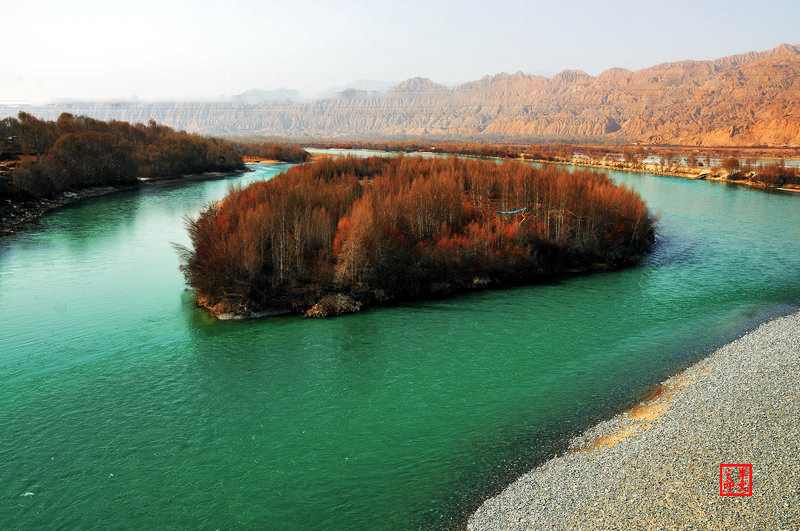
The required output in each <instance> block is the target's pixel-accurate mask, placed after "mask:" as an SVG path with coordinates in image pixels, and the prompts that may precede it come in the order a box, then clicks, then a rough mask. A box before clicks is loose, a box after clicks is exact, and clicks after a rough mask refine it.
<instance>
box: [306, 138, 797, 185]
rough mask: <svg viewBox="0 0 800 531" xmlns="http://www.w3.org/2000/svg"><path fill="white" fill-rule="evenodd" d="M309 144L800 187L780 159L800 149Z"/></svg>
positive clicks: (790, 168) (420, 142) (400, 142)
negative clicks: (567, 165) (454, 155)
mask: <svg viewBox="0 0 800 531" xmlns="http://www.w3.org/2000/svg"><path fill="white" fill-rule="evenodd" d="M309 146H310V147H316V148H333V149H374V150H378V151H394V152H403V153H438V154H457V155H466V156H475V157H486V158H498V159H520V160H525V161H528V162H539V163H555V164H569V165H573V166H583V167H589V168H597V169H604V170H618V171H629V172H636V173H650V174H655V175H666V176H672V177H685V178H688V179H697V180H703V179H705V180H716V181H723V182H735V183H738V184H744V185H748V186H753V187H756V188H781V189H787V190H797V191H800V168H798V167H795V166H790V165H786V163H785V161H784V158H787V157H788V158H794V159H800V148H789V147H785V148H768V147H753V148H726V147H717V148H698V147H676V146H672V147H670V146H645V145H640V144H625V145H621V144H608V145H603V144H597V145H594V144H592V145H586V144H573V143H569V142H564V143H557V144H548V143H532V144H507V143H502V142H497V143H483V142H455V141H447V142H435V141H424V140H389V141H354V142H311V143H309ZM765 160H769V161H770V162H765Z"/></svg>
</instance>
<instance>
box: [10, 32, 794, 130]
mask: <svg viewBox="0 0 800 531" xmlns="http://www.w3.org/2000/svg"><path fill="white" fill-rule="evenodd" d="M294 96H296V93H295V91H289V90H286V89H280V90H279V91H248V92H247V93H244V94H243V95H240V96H239V97H235V98H233V99H231V100H227V101H220V102H198V103H192V102H160V103H143V102H127V103H107V102H103V103H99V102H98V103H91V102H88V103H87V102H82V103H58V104H52V105H47V106H39V107H25V106H0V116H6V115H14V114H16V112H17V111H19V110H23V111H25V112H28V113H30V114H33V115H35V116H39V117H42V118H48V119H54V118H56V117H57V116H58V115H59V114H60V113H61V112H70V113H72V114H84V115H88V116H92V117H95V118H99V119H103V120H110V119H117V120H125V121H129V122H146V121H148V120H150V119H154V120H156V121H158V122H160V123H164V124H166V125H170V126H172V127H176V128H178V129H185V130H187V131H192V132H198V133H204V134H217V135H220V134H227V135H238V134H248V135H270V136H284V137H301V138H302V137H318V138H319V137H324V138H337V137H338V138H404V137H415V138H418V137H423V138H424V137H429V138H447V139H478V140H479V139H482V138H483V139H487V140H489V139H492V140H496V139H506V140H513V139H519V140H526V141H527V140H571V141H601V140H602V141H627V142H643V143H655V144H673V145H698V146H700V145H704V146H753V145H765V146H800V49H798V46H793V45H789V44H782V45H780V46H778V47H777V48H774V49H772V50H769V51H765V52H749V53H744V54H740V55H732V56H729V57H724V58H721V59H716V60H711V61H691V60H689V61H681V62H674V63H665V64H660V65H657V66H653V67H650V68H645V69H642V70H637V71H633V72H632V71H629V70H625V69H623V68H612V69H610V70H606V71H605V72H603V73H602V74H600V75H599V76H597V77H593V76H590V75H588V74H586V73H584V72H581V71H577V70H565V71H563V72H561V73H559V74H557V75H555V76H553V77H552V78H547V77H544V76H538V75H531V74H524V73H522V72H517V73H515V74H505V73H502V74H498V75H493V76H485V77H483V78H482V79H479V80H477V81H471V82H468V83H464V84H462V85H459V86H457V87H448V86H445V85H441V84H437V83H434V82H433V81H431V80H430V79H425V78H412V79H408V80H406V81H403V82H401V83H398V84H396V85H394V86H392V87H391V88H389V89H388V90H382V91H375V90H369V91H367V90H359V89H347V90H343V91H342V92H339V93H338V94H337V96H336V97H329V98H325V99H318V100H315V101H310V102H302V101H296V99H294Z"/></svg>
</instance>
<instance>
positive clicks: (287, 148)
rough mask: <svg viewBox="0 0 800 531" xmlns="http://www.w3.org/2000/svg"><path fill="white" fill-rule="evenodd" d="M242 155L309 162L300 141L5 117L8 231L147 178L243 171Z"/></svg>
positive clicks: (1, 173)
mask: <svg viewBox="0 0 800 531" xmlns="http://www.w3.org/2000/svg"><path fill="white" fill-rule="evenodd" d="M243 157H257V158H262V159H270V160H278V161H285V162H295V163H296V162H304V161H306V160H307V159H308V158H309V157H310V155H309V153H308V152H306V151H305V150H304V149H302V148H301V147H299V146H296V145H288V144H276V143H271V142H257V141H237V142H231V141H228V140H224V139H218V138H211V137H203V136H200V135H195V134H189V133H186V132H184V131H174V130H173V129H171V128H169V127H167V126H164V125H160V124H157V123H156V122H154V121H152V120H151V121H150V122H149V123H147V124H141V123H138V124H130V123H127V122H119V121H110V122H104V121H101V120H95V119H93V118H88V117H86V116H73V115H71V114H67V113H64V114H62V115H61V116H59V118H58V120H55V121H44V120H40V119H38V118H36V117H34V116H31V115H29V114H26V113H19V115H18V117H17V118H11V117H7V118H4V119H2V120H0V221H2V223H0V227H2V232H1V233H2V234H8V233H11V232H13V230H14V229H15V228H16V227H18V226H20V225H21V224H24V223H26V222H28V221H31V220H32V219H35V218H36V217H38V216H39V215H41V214H42V213H44V212H47V211H49V210H52V209H54V208H58V207H60V206H62V205H64V204H66V203H69V202H72V201H74V200H75V199H79V198H82V197H89V196H96V195H101V194H104V193H109V192H111V191H115V190H118V189H126V188H131V187H135V186H139V185H141V184H145V183H152V182H163V181H165V180H170V181H171V180H179V179H186V178H189V176H197V175H200V174H203V175H206V176H209V177H218V176H221V175H227V174H231V173H236V172H241V171H245V165H244V162H243Z"/></svg>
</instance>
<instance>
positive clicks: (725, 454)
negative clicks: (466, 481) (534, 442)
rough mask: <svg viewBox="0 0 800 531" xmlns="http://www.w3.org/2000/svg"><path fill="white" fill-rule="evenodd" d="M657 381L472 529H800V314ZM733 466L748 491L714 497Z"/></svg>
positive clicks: (500, 500)
mask: <svg viewBox="0 0 800 531" xmlns="http://www.w3.org/2000/svg"><path fill="white" fill-rule="evenodd" d="M662 386H663V389H664V392H663V393H662V394H661V395H660V396H658V397H657V398H655V399H653V400H651V401H650V402H647V403H646V404H643V405H640V406H637V408H634V409H632V410H630V411H628V412H625V413H623V414H621V415H618V416H617V417H615V418H613V419H611V420H609V421H606V422H603V423H601V424H598V425H597V426H594V427H593V428H590V429H589V430H588V431H587V432H585V433H584V434H582V435H581V436H579V437H577V438H576V439H574V440H573V441H572V442H571V445H570V447H571V451H570V452H568V453H566V454H565V455H563V456H559V457H555V458H553V459H551V460H550V461H547V462H546V463H544V464H543V465H542V466H540V467H538V468H536V469H534V470H533V471H531V472H529V473H527V474H526V475H524V476H522V477H521V478H519V479H518V480H517V481H516V482H514V483H513V484H511V485H510V486H509V487H507V488H506V489H505V490H504V491H503V492H502V493H500V494H499V495H497V496H495V497H493V498H490V499H489V500H486V501H485V502H484V503H483V504H482V505H481V506H480V507H479V508H478V510H477V511H476V512H475V513H474V514H473V515H472V516H471V517H470V518H469V521H468V524H467V527H468V529H472V530H496V529H503V530H510V529H759V530H761V529H794V530H800V312H798V313H794V314H792V315H788V316H786V317H781V318H778V319H774V320H772V321H769V322H767V323H764V324H762V325H760V326H759V327H757V328H756V329H755V330H753V331H751V332H749V333H747V334H746V335H744V336H743V337H741V338H739V339H737V340H736V341H734V342H732V343H730V344H728V345H725V346H724V347H722V348H720V349H718V350H716V351H714V352H713V353H711V354H710V355H709V356H707V357H706V358H704V359H703V360H701V361H699V362H698V363H696V364H695V365H693V366H691V367H690V368H688V369H687V370H685V371H683V372H682V373H680V374H678V375H676V376H673V377H672V378H670V379H669V380H667V381H665V382H663V384H662ZM615 435H617V436H618V437H616V438H615V437H614V436H615ZM604 437H605V439H603V438H604ZM617 440H618V442H616V444H611V443H612V442H614V441H617ZM729 463H731V464H752V466H753V476H752V477H753V480H752V485H753V492H752V496H720V478H719V476H720V464H729Z"/></svg>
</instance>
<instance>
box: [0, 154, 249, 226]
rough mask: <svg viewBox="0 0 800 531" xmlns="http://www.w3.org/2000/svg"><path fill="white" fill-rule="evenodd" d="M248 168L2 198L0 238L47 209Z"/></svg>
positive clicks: (205, 179) (230, 175) (228, 174)
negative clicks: (42, 195)
mask: <svg viewBox="0 0 800 531" xmlns="http://www.w3.org/2000/svg"><path fill="white" fill-rule="evenodd" d="M247 171H250V170H248V169H243V170H238V171H233V172H208V173H200V174H195V175H184V176H182V177H165V178H159V179H140V181H139V184H134V185H127V186H99V187H94V188H86V189H83V190H79V191H77V192H64V193H62V194H59V195H58V196H56V197H52V198H43V199H32V200H29V201H20V202H16V203H15V202H12V201H10V200H5V205H2V206H1V207H0V214H2V215H1V216H0V238H2V237H3V236H8V235H11V234H14V233H15V232H16V231H18V230H20V229H21V228H22V227H24V226H25V225H27V224H28V223H31V222H33V221H35V220H36V219H38V218H40V217H42V216H43V215H45V214H47V213H48V212H53V211H54V210H58V209H59V208H63V207H65V206H67V205H71V204H73V203H76V202H78V201H81V200H83V199H89V198H92V197H100V196H103V195H108V194H113V193H116V192H122V191H126V190H135V189H136V188H139V187H141V186H163V185H170V184H178V183H184V182H193V181H210V180H215V179H224V178H226V177H232V176H234V175H240V174H242V173H245V172H247Z"/></svg>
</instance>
